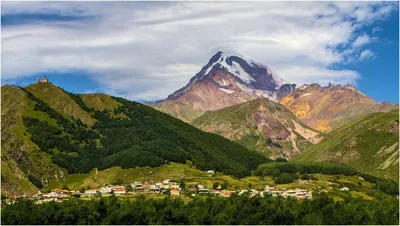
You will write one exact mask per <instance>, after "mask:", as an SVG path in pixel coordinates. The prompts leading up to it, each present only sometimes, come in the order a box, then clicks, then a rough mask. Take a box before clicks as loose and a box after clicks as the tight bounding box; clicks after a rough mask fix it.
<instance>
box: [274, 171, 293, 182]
mask: <svg viewBox="0 0 400 226" xmlns="http://www.w3.org/2000/svg"><path fill="white" fill-rule="evenodd" d="M292 182H293V176H292V175H291V174H289V173H281V174H280V175H279V176H278V177H277V178H275V184H288V183H292Z"/></svg>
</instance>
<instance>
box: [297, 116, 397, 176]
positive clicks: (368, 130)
mask: <svg viewBox="0 0 400 226" xmlns="http://www.w3.org/2000/svg"><path fill="white" fill-rule="evenodd" d="M398 119H399V111H398V110H397V111H391V112H387V113H373V114H370V115H368V116H366V117H363V118H361V119H359V120H357V121H354V122H352V123H349V124H348V125H346V126H343V127H340V128H338V129H336V130H334V131H332V132H331V133H329V134H327V135H326V136H325V138H324V140H323V141H321V142H320V143H318V144H316V145H313V146H311V147H309V148H308V149H307V150H306V151H305V152H303V153H302V154H301V155H299V156H297V157H295V158H294V159H293V160H294V161H299V162H308V161H310V162H311V161H336V162H343V163H346V164H348V165H351V166H353V167H355V168H356V169H358V170H360V171H364V172H368V173H370V174H372V175H376V176H384V177H388V178H391V179H395V180H398V178H399V177H398V170H399V168H398V167H399V165H398V158H399V155H398V141H399V133H398V131H397V132H388V128H389V126H390V125H391V124H392V123H395V120H398ZM396 143H397V145H396ZM391 146H393V147H394V148H392V149H393V150H392V151H390V150H388V151H387V152H388V153H386V154H384V153H383V152H381V154H377V152H379V151H380V150H385V149H388V148H389V147H391ZM382 148H384V149H382ZM396 153H397V154H396ZM392 155H393V156H392ZM391 156H392V158H391ZM389 160H392V161H391V164H390V165H389V167H388V168H387V169H378V168H379V166H381V164H382V163H384V162H385V161H389ZM393 160H394V161H393Z"/></svg>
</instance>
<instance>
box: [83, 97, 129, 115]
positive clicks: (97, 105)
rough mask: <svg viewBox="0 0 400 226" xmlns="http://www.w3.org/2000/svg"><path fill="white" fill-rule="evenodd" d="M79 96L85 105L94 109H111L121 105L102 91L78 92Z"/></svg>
mask: <svg viewBox="0 0 400 226" xmlns="http://www.w3.org/2000/svg"><path fill="white" fill-rule="evenodd" d="M79 96H80V97H81V98H82V100H83V102H84V103H85V105H86V106H88V107H89V108H93V109H94V110H99V111H104V110H113V109H115V108H117V107H118V106H121V105H122V104H121V103H119V102H117V101H116V100H114V99H112V98H111V97H110V96H108V95H105V94H102V93H95V94H80V95H79Z"/></svg>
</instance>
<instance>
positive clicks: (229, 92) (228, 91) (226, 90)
mask: <svg viewBox="0 0 400 226" xmlns="http://www.w3.org/2000/svg"><path fill="white" fill-rule="evenodd" d="M219 89H220V90H221V91H224V92H225V93H228V94H231V93H233V92H235V91H233V90H229V89H224V88H219Z"/></svg>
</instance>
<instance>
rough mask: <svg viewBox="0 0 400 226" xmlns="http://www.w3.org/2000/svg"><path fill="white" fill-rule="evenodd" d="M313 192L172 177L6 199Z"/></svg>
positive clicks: (38, 200)
mask: <svg viewBox="0 0 400 226" xmlns="http://www.w3.org/2000/svg"><path fill="white" fill-rule="evenodd" d="M311 192H312V191H307V190H305V189H300V188H295V189H287V188H276V187H274V186H270V185H266V186H265V189H264V190H261V191H260V190H256V189H243V190H235V191H231V190H226V189H223V188H222V186H221V185H218V186H216V187H214V188H206V187H205V186H204V185H203V184H201V183H197V184H195V185H189V186H185V185H184V183H182V182H181V183H178V182H177V181H174V180H171V179H165V180H163V181H142V182H138V181H136V182H133V183H130V184H128V185H127V186H124V185H112V184H107V185H104V186H102V187H99V188H96V189H85V190H84V189H80V190H69V189H60V188H57V189H53V190H51V191H50V192H43V191H39V192H38V193H37V194H36V195H33V196H26V195H21V196H16V195H14V197H13V198H7V199H6V200H5V203H7V204H11V203H14V202H15V200H16V199H17V198H19V197H21V198H26V199H31V200H34V201H35V203H37V204H41V203H45V202H49V201H56V202H62V201H63V200H67V199H69V198H70V197H76V198H95V197H101V196H111V195H115V196H120V197H127V198H129V197H135V195H140V194H142V195H155V194H159V195H161V196H192V197H193V196H221V197H230V196H231V195H232V194H234V193H236V194H237V195H248V196H249V197H253V196H256V195H259V196H261V197H264V196H265V195H268V194H269V195H272V196H274V197H276V196H282V197H294V198H297V199H307V198H312V193H311Z"/></svg>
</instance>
